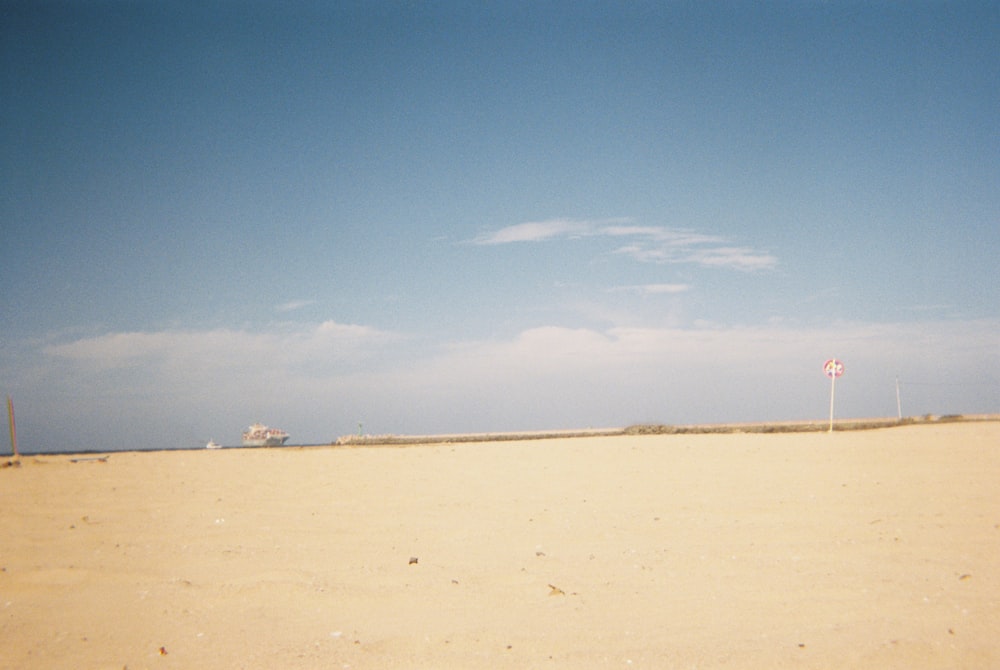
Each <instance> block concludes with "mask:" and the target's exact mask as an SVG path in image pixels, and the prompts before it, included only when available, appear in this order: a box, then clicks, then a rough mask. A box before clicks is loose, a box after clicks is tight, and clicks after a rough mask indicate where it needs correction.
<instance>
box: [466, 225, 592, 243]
mask: <svg viewBox="0 0 1000 670" xmlns="http://www.w3.org/2000/svg"><path fill="white" fill-rule="evenodd" d="M591 229H592V226H591V225H590V224H589V223H587V222H586V221H572V220H569V219H552V220H550V221H528V222H525V223H518V224H516V225H513V226H507V227H506V228H501V229H500V230H498V231H496V232H493V233H490V234H488V235H483V236H481V237H479V238H476V240H475V243H476V244H483V245H490V244H509V243H511V242H540V241H542V240H549V239H552V238H556V237H574V236H579V235H586V234H588V233H589V232H590V231H591Z"/></svg>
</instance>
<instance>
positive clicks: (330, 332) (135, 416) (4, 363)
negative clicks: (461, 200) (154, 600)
mask: <svg viewBox="0 0 1000 670" xmlns="http://www.w3.org/2000/svg"><path fill="white" fill-rule="evenodd" d="M998 330H1000V322H998V321H996V320H985V321H963V322H957V321H956V322H921V323H906V324H851V323H835V324H830V325H824V326H823V327H801V326H795V325H785V324H772V325H767V326H761V327H721V326H712V325H705V326H701V327H693V328H675V327H655V328H654V327H628V328H625V327H617V328H609V329H595V328H568V327H564V326H559V325H545V326H540V327H536V328H529V329H526V330H523V331H521V332H519V333H518V334H516V335H515V336H513V337H510V338H501V339H488V340H466V341H453V342H442V343H439V345H438V347H437V349H436V350H433V351H430V352H428V351H427V350H426V349H422V348H414V345H415V342H414V341H413V340H411V339H409V338H404V337H401V336H399V335H395V334H392V333H386V332H384V331H380V330H378V329H374V328H370V327H367V326H363V325H356V324H341V323H337V322H334V321H327V322H324V323H319V324H312V325H308V326H298V327H290V326H281V327H275V328H273V329H271V330H269V331H265V332H249V331H245V330H228V329H217V330H208V331H195V330H185V331H159V332H131V333H109V334H106V335H102V336H98V337H88V338H81V339H76V340H74V341H71V342H66V343H62V344H54V345H48V346H42V347H37V346H36V348H35V349H34V351H33V352H32V351H30V350H29V349H30V348H29V347H28V345H24V346H20V347H17V350H18V352H19V353H18V354H17V356H16V357H14V358H11V357H9V356H8V357H6V358H4V357H0V371H2V372H3V375H2V377H3V378H4V379H5V380H6V383H8V384H9V385H10V386H9V387H8V388H12V389H14V390H15V393H14V395H15V401H16V402H18V408H19V412H20V413H19V417H18V418H19V428H23V429H22V431H21V432H22V434H23V441H24V447H25V450H26V451H31V450H38V449H67V448H94V447H99V448H107V449H120V448H136V447H139V448H169V447H171V446H198V444H199V440H201V441H202V442H201V444H203V443H204V441H207V439H208V438H209V437H213V438H215V439H216V440H218V441H222V442H225V443H230V444H231V443H233V442H234V441H235V440H236V439H238V431H239V430H240V429H241V427H243V426H245V425H246V424H248V423H250V422H252V421H254V420H258V419H259V420H263V421H265V422H268V423H273V424H276V425H278V426H281V427H282V428H285V429H286V430H289V431H290V432H291V433H292V435H293V440H294V441H295V442H320V441H327V440H331V439H334V438H335V437H336V436H337V435H340V434H344V433H347V432H352V431H353V430H355V429H356V425H357V422H359V421H363V422H364V423H365V426H366V430H368V431H370V432H396V433H404V432H411V433H414V432H453V431H480V430H482V431H489V430H521V429H535V428H573V427H586V426H600V425H626V424H629V423H634V422H652V421H655V422H664V423H691V422H706V421H737V420H762V421H763V420H779V419H809V418H814V419H821V418H823V417H824V416H825V413H826V411H827V408H828V402H829V384H828V381H827V380H826V378H825V377H824V376H823V373H822V369H821V367H822V363H823V361H824V360H826V359H827V358H830V357H837V358H839V359H841V360H842V361H844V363H845V365H846V368H847V371H846V373H845V375H844V376H843V377H842V378H841V379H839V380H838V382H837V415H838V416H845V417H846V416H873V415H882V416H886V415H889V416H891V415H894V414H895V411H896V407H895V386H894V380H895V377H896V376H897V375H898V376H899V377H900V380H901V384H902V389H903V411H904V413H905V414H908V415H915V414H924V413H936V414H947V413H981V412H997V411H1000V368H998V360H1000V358H998V350H997V343H996V335H995V333H996V332H998ZM9 351H11V350H10V349H8V352H9ZM910 382H914V383H913V384H911V383H910ZM22 415H23V417H22ZM22 419H23V420H22ZM22 424H23V427H22Z"/></svg>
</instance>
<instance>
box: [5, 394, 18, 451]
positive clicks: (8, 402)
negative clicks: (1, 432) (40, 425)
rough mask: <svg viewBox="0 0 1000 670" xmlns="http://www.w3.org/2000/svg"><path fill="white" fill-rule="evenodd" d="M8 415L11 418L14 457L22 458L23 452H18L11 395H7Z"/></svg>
mask: <svg viewBox="0 0 1000 670" xmlns="http://www.w3.org/2000/svg"><path fill="white" fill-rule="evenodd" d="M7 417H8V418H9V419H10V450H11V453H13V454H14V458H20V457H21V454H19V453H17V427H16V426H15V425H14V401H13V400H11V399H10V396H7Z"/></svg>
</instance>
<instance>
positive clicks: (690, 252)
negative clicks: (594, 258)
mask: <svg viewBox="0 0 1000 670" xmlns="http://www.w3.org/2000/svg"><path fill="white" fill-rule="evenodd" d="M628 221H629V220H628V219H624V218H623V219H607V220H604V221H576V220H572V219H551V220H549V221H532V222H526V223H518V224H515V225H512V226H507V227H505V228H501V229H500V230H497V231H495V232H493V233H490V234H487V235H483V236H480V237H478V238H476V239H475V240H473V243H475V244H478V245H500V244H510V243H514V242H541V241H547V240H556V239H574V238H580V237H598V238H600V237H603V238H613V239H621V240H628V241H629V243H628V244H622V245H621V246H619V247H617V248H615V249H613V250H612V251H611V253H612V254H616V255H625V256H630V257H631V258H633V259H634V260H636V261H638V262H640V263H659V264H665V263H692V264H695V265H700V266H702V267H707V268H728V269H731V270H740V271H744V272H759V271H764V270H771V269H773V268H775V267H776V266H777V264H778V259H777V257H775V256H774V255H772V254H770V253H767V252H763V251H758V250H756V249H753V248H750V247H745V246H734V245H733V244H732V242H731V241H730V240H728V239H727V238H725V237H722V236H719V235H707V234H703V233H697V232H694V231H690V230H683V229H673V228H665V227H662V226H636V225H626V224H627V223H628Z"/></svg>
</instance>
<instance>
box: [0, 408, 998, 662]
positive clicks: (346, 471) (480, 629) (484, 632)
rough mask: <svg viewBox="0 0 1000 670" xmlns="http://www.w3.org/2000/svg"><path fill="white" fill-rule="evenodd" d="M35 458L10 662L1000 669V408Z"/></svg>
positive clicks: (25, 487)
mask: <svg viewBox="0 0 1000 670" xmlns="http://www.w3.org/2000/svg"><path fill="white" fill-rule="evenodd" d="M71 458H78V457H70V456H34V457H33V456H27V457H22V458H21V466H20V467H9V468H5V469H3V470H0V542H2V544H0V568H2V571H0V667H2V668H18V669H25V668H46V669H52V668H74V669H76V668H94V669H96V668H101V669H103V668H108V669H114V670H121V669H122V668H128V669H129V670H139V669H142V668H157V669H167V668H373V669H374V668H378V669H382V668H456V669H458V668H462V669H466V668H873V669H874V668H878V669H884V668H908V669H913V668H989V667H1000V636H998V635H997V634H996V631H998V630H1000V569H998V568H1000V423H997V422H984V423H956V424H941V425H919V426H904V427H898V428H890V429H880V430H869V431H858V432H843V433H834V434H832V435H828V434H823V433H810V434H770V435H764V434H755V435H650V436H630V437H586V438H573V439H552V440H537V441H524V442H499V443H470V444H444V445H422V446H416V447H361V448H345V447H336V448H334V447H329V448H311V449H298V448H285V449H254V450H244V449H227V450H215V451H207V450H206V451H197V452H194V451H192V452H166V453H165V452H158V453H114V454H110V455H109V456H108V458H107V460H106V461H97V460H85V461H79V462H72V461H71Z"/></svg>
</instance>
